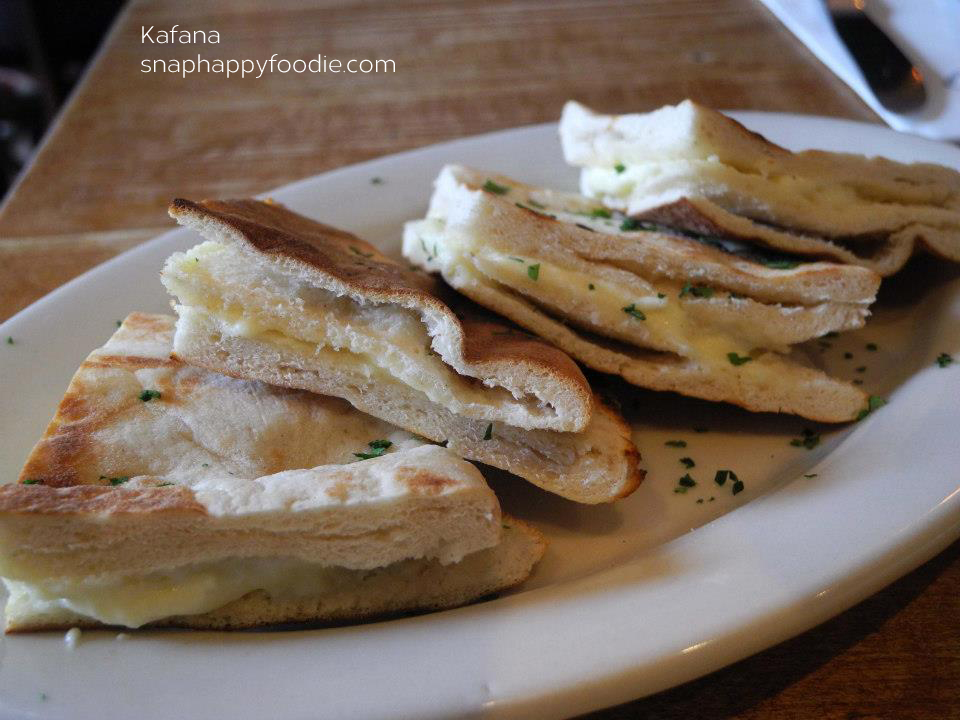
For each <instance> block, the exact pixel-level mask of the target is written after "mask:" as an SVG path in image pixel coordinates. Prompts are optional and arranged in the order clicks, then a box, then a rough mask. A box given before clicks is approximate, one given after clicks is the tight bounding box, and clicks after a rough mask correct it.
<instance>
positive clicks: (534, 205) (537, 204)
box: [527, 198, 547, 210]
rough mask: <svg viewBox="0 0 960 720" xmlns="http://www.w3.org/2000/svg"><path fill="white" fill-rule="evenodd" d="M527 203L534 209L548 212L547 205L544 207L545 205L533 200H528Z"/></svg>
mask: <svg viewBox="0 0 960 720" xmlns="http://www.w3.org/2000/svg"><path fill="white" fill-rule="evenodd" d="M527 202H528V203H530V204H531V205H532V206H533V207H535V208H537V210H546V208H547V206H546V205H544V204H543V203H538V202H537V201H536V200H534V199H533V198H527Z"/></svg>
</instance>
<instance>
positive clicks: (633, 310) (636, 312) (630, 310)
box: [622, 303, 647, 320]
mask: <svg viewBox="0 0 960 720" xmlns="http://www.w3.org/2000/svg"><path fill="white" fill-rule="evenodd" d="M622 309H623V311H624V312H625V313H626V314H627V315H629V316H630V317H635V318H636V319H637V320H646V319H647V316H646V315H644V314H643V310H641V309H639V308H638V307H637V305H636V303H630V304H629V305H627V306H626V307H625V308H622Z"/></svg>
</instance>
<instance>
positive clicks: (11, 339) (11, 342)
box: [7, 335, 14, 345]
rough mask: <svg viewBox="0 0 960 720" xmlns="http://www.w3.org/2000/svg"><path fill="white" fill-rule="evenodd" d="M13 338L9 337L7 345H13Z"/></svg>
mask: <svg viewBox="0 0 960 720" xmlns="http://www.w3.org/2000/svg"><path fill="white" fill-rule="evenodd" d="M13 344H14V343H13V338H12V337H10V336H9V335H7V345H13Z"/></svg>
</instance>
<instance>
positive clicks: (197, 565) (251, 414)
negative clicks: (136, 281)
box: [0, 313, 543, 631]
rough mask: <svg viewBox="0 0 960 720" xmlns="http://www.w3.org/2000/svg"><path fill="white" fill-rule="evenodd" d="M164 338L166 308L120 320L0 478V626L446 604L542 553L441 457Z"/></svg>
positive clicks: (339, 613) (341, 615)
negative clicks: (1, 591) (187, 356)
mask: <svg viewBox="0 0 960 720" xmlns="http://www.w3.org/2000/svg"><path fill="white" fill-rule="evenodd" d="M173 333H174V318H172V317H167V316H161V315H144V314H139V313H134V314H132V315H130V316H129V317H128V318H127V320H126V321H125V322H124V323H123V325H122V326H121V327H120V329H119V330H117V332H116V334H115V335H114V336H113V337H112V338H111V339H110V340H109V341H108V342H107V344H106V345H105V346H104V347H103V348H100V349H98V350H96V351H94V352H93V353H92V354H91V355H90V356H89V357H88V358H87V360H86V361H85V362H84V363H83V365H82V366H81V367H80V369H79V370H78V371H77V373H76V375H75V376H74V378H73V380H72V381H71V383H70V387H69V388H68V390H67V392H66V394H65V396H64V398H63V400H62V402H61V403H60V407H59V409H58V410H57V414H56V416H55V417H54V419H53V421H52V422H51V423H50V426H49V427H48V429H47V432H46V434H45V435H44V437H43V439H42V440H41V441H40V442H39V443H38V444H37V446H36V447H35V448H34V450H33V452H32V453H31V455H30V457H29V459H28V460H27V463H26V465H25V467H24V469H23V472H22V474H21V477H20V482H19V483H17V484H11V485H2V486H0V575H2V576H3V579H4V582H5V584H6V585H7V587H8V589H9V590H10V596H11V597H10V600H9V601H8V603H7V609H6V618H7V630H8V631H21V630H31V629H41V628H51V627H62V626H65V625H66V626H70V625H80V626H92V625H97V624H112V625H124V626H129V627H138V626H141V625H145V624H160V625H171V624H172V625H184V626H189V627H200V628H203V627H209V628H216V627H245V626H256V625H264V624H273V623H281V622H293V621H297V622H299V621H326V620H344V619H354V618H358V617H365V616H368V615H375V614H381V613H388V612H397V611H401V610H407V609H420V608H430V607H444V606H448V605H451V604H458V603H462V602H466V601H468V600H470V599H473V598H475V597H478V596H480V595H483V594H486V593H489V592H492V591H494V590H497V589H500V588H503V587H507V586H509V585H511V584H514V583H516V582H519V581H521V580H522V579H523V578H524V577H525V576H526V575H527V574H528V573H529V571H530V569H531V568H532V566H533V564H534V563H535V562H536V560H537V559H539V557H540V555H541V554H542V550H543V543H542V540H541V539H540V538H539V537H538V536H537V534H536V533H535V532H534V531H532V530H531V529H530V528H528V527H526V526H525V525H523V524H522V523H520V522H519V521H513V520H510V521H506V524H509V525H510V526H511V527H512V528H513V532H511V533H510V534H509V537H507V535H506V534H505V533H504V532H503V525H504V521H503V520H502V519H501V515H500V509H499V504H498V502H497V500H496V497H495V496H494V494H493V492H492V491H491V490H490V489H489V487H487V485H486V483H485V482H484V480H483V478H482V476H481V475H480V473H479V472H478V471H477V469H476V468H474V467H473V466H472V465H470V464H469V463H467V462H465V461H463V460H461V459H460V458H459V457H457V456H456V455H455V454H454V453H452V452H451V451H449V450H447V449H445V448H441V447H438V446H435V445H426V444H424V443H423V442H422V441H421V440H418V439H417V438H415V437H413V436H411V435H410V434H408V433H406V432H404V431H402V430H399V429H397V428H394V427H391V426H390V425H387V424H386V423H384V422H382V421H380V420H377V419H375V418H372V417H370V416H368V415H364V414H362V413H360V412H358V411H356V410H354V409H353V408H351V407H350V406H349V405H348V404H347V403H345V402H343V401H342V400H338V399H336V398H329V397H323V396H318V395H314V394H312V393H307V392H302V391H293V390H284V389H277V388H272V387H269V386H267V385H264V384H263V383H259V382H255V381H243V380H236V379H233V378H228V377H224V376H221V375H218V374H215V373H212V372H209V371H206V370H202V369H199V368H195V367H192V366H188V365H184V364H183V363H181V362H179V361H177V360H173V359H171V358H170V352H171V349H172V341H173ZM362 458H365V459H362ZM361 459H362V460H361ZM468 561H469V562H468ZM464 563H467V564H464ZM421 573H423V574H425V576H432V577H433V578H434V579H435V581H436V582H435V583H434V585H435V586H427V585H423V586H421V585H419V584H418V583H417V582H416V581H415V579H416V578H417V577H418V576H419V575H420V574H421ZM371 580H372V581H373V582H371Z"/></svg>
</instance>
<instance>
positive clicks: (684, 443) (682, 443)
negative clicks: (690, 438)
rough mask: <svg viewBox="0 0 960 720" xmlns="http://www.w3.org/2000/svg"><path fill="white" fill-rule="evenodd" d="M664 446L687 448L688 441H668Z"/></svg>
mask: <svg viewBox="0 0 960 720" xmlns="http://www.w3.org/2000/svg"><path fill="white" fill-rule="evenodd" d="M664 445H666V446H667V447H677V448H683V447H686V446H687V441H686V440H667V441H666V442H665V443H664Z"/></svg>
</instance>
